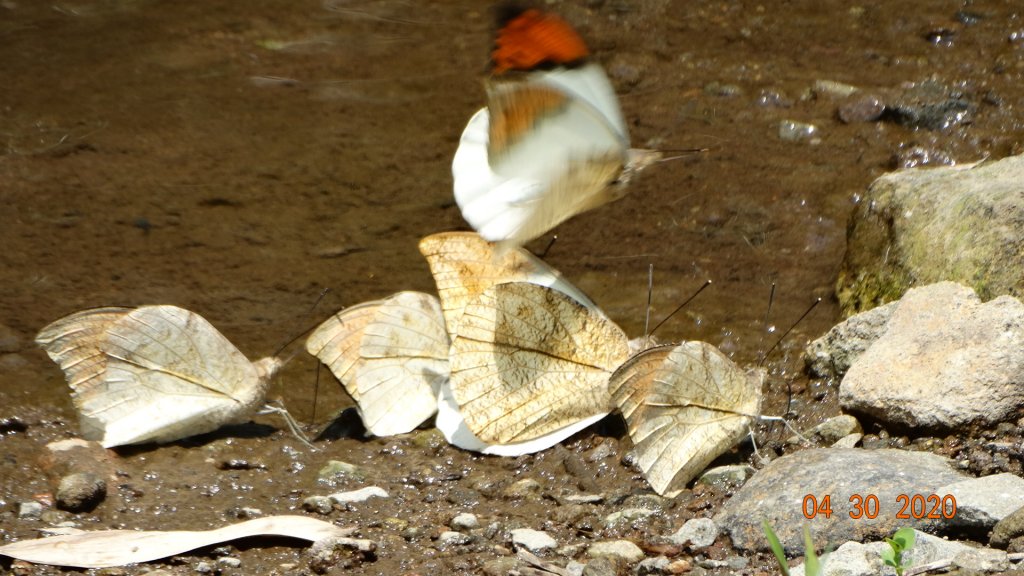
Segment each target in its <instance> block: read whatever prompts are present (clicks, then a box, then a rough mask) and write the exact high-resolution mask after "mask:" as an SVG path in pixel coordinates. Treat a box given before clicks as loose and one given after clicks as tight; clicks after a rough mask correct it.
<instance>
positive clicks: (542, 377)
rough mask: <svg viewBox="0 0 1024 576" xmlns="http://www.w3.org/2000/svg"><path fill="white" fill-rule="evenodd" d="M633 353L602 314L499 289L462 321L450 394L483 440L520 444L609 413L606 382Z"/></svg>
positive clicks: (524, 286)
mask: <svg viewBox="0 0 1024 576" xmlns="http://www.w3.org/2000/svg"><path fill="white" fill-rule="evenodd" d="M628 354H629V345H628V343H627V338H626V336H625V334H624V333H623V332H622V330H621V329H619V327H618V326H616V325H615V324H614V323H613V322H611V321H610V320H608V318H607V317H605V316H604V315H603V314H600V313H599V312H595V311H594V310H591V309H589V308H587V307H585V306H583V305H581V304H579V303H578V302H576V301H574V300H572V299H571V298H569V297H567V296H565V295H564V294H562V293H561V292H558V291H556V290H551V289H549V288H545V287H543V286H537V285H534V284H528V283H508V284H498V285H496V286H492V287H491V288H488V289H487V290H486V291H484V292H483V293H482V294H481V295H480V296H479V297H478V298H476V299H475V300H474V301H473V302H472V303H470V304H469V305H468V306H467V307H466V311H465V314H464V315H463V316H462V319H461V321H460V324H459V332H458V334H457V335H456V337H455V339H454V341H453V343H452V351H451V356H450V358H451V369H452V373H451V381H450V386H451V393H452V397H453V398H454V400H455V402H456V403H457V405H458V408H459V412H460V413H461V415H462V417H463V418H464V419H465V423H466V426H467V428H468V429H469V430H470V431H471V432H472V433H473V434H474V435H476V436H477V437H478V438H479V439H480V440H482V441H483V442H485V443H487V444H519V443H523V442H527V441H531V440H536V439H538V438H540V437H543V436H548V435H551V434H553V433H555V432H558V431H559V430H563V429H565V428H566V427H569V426H573V425H575V424H578V423H579V422H580V421H582V420H585V419H591V418H599V417H600V416H603V415H605V414H607V413H608V411H609V410H610V398H609V395H608V377H609V376H610V375H611V373H612V371H613V370H614V369H615V368H616V367H617V366H619V365H620V364H621V363H622V362H623V361H624V360H625V359H626V357H627V356H628ZM563 437H564V436H563ZM554 442H557V440H554V441H553V442H552V443H554ZM548 445H550V444H548ZM543 447H546V446H543ZM538 449H540V448H538Z"/></svg>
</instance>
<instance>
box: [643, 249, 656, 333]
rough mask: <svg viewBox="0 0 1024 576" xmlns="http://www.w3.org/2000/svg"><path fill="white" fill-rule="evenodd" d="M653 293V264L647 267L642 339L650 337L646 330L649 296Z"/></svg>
mask: <svg viewBox="0 0 1024 576" xmlns="http://www.w3.org/2000/svg"><path fill="white" fill-rule="evenodd" d="M653 293H654V264H653V263H652V264H648V265H647V313H646V314H644V338H647V337H648V336H650V332H648V331H647V328H648V327H650V325H651V295H652V294H653Z"/></svg>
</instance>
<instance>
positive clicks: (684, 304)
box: [647, 280, 711, 336]
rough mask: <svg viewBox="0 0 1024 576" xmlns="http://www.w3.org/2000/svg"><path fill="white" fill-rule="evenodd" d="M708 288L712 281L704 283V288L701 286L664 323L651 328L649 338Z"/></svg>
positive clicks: (666, 317) (663, 320)
mask: <svg viewBox="0 0 1024 576" xmlns="http://www.w3.org/2000/svg"><path fill="white" fill-rule="evenodd" d="M708 286H711V280H706V281H705V282H704V284H703V285H702V286H701V287H700V288H698V289H697V291H696V292H694V293H693V295H691V296H690V297H689V298H687V299H686V300H684V301H683V303H682V304H680V305H679V306H678V307H677V308H676V309H675V310H673V311H672V313H671V314H669V315H668V316H665V318H664V319H662V321H661V322H658V324H657V325H656V326H655V327H654V328H651V331H650V332H648V333H647V336H651V335H652V334H654V333H655V332H657V331H658V328H661V325H662V324H664V323H665V322H667V321H668V319H669V318H671V317H673V316H675V315H676V313H677V312H679V311H680V310H682V309H683V307H684V306H686V305H687V304H689V303H690V302H691V301H693V299H694V298H696V297H697V296H698V295H699V294H700V293H701V292H703V291H704V289H705V288H707V287H708Z"/></svg>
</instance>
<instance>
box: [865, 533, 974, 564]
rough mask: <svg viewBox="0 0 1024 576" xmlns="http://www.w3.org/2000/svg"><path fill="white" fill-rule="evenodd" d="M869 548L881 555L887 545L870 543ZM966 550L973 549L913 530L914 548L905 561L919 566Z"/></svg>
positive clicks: (949, 557) (953, 541)
mask: <svg viewBox="0 0 1024 576" xmlns="http://www.w3.org/2000/svg"><path fill="white" fill-rule="evenodd" d="M870 547H871V549H872V550H874V551H875V552H876V554H881V552H882V550H884V549H885V548H888V547H889V545H888V544H886V543H885V542H872V543H871V544H870ZM968 550H973V548H972V547H971V546H968V545H967V544H963V543H962V542H957V541H955V540H946V539H945V538H939V537H938V536H933V535H931V534H928V533H926V532H921V531H920V530H915V531H914V546H913V547H912V548H911V549H910V551H909V552H908V553H907V554H906V556H905V560H906V563H907V564H909V565H911V566H920V565H921V564H928V563H929V562H937V561H939V560H949V559H951V558H954V557H956V555H957V554H960V553H961V552H965V551H968Z"/></svg>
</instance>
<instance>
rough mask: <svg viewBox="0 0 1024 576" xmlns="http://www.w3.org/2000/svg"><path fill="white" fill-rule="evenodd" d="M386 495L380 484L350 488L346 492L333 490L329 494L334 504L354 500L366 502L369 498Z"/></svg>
mask: <svg viewBox="0 0 1024 576" xmlns="http://www.w3.org/2000/svg"><path fill="white" fill-rule="evenodd" d="M387 497H388V493H387V491H386V490H384V489H383V488H381V487H380V486H367V487H366V488H360V489H359V490H350V491H348V492H335V493H334V494H331V495H330V496H329V498H330V499H331V500H332V501H333V502H334V503H335V504H352V503H355V502H366V501H367V500H369V499H370V498H387Z"/></svg>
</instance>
